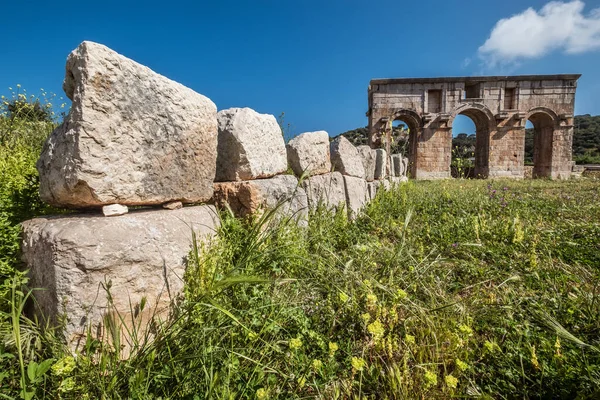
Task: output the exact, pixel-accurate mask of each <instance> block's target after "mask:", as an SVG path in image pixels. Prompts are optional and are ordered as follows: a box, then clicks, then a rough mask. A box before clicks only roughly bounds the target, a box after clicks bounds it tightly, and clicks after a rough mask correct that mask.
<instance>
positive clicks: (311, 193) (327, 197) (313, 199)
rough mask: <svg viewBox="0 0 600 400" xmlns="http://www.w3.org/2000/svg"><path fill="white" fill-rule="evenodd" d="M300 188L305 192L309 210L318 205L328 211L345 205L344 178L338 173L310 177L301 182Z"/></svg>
mask: <svg viewBox="0 0 600 400" xmlns="http://www.w3.org/2000/svg"><path fill="white" fill-rule="evenodd" d="M302 187H303V188H304V190H305V191H306V195H307V196H308V205H309V206H310V207H311V208H316V207H317V206H318V205H319V204H323V205H325V207H327V208H329V209H337V208H338V207H340V206H345V205H346V189H345V186H344V178H343V176H342V174H341V173H339V172H330V173H328V174H323V175H315V176H311V177H310V178H308V179H306V180H304V182H302Z"/></svg>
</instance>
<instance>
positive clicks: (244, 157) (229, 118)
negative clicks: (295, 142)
mask: <svg viewBox="0 0 600 400" xmlns="http://www.w3.org/2000/svg"><path fill="white" fill-rule="evenodd" d="M217 118H218V121H219V142H218V146H217V171H216V175H215V181H216V182H227V181H245V180H251V179H262V178H270V177H272V176H275V175H278V174H281V173H284V172H285V171H286V170H287V153H286V150H285V142H284V141H283V134H282V133H281V128H280V127H279V125H278V124H277V120H276V119H275V117H274V116H272V115H269V114H259V113H257V112H256V111H254V110H252V109H250V108H230V109H228V110H222V111H219V113H218V115H217Z"/></svg>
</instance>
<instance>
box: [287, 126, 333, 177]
mask: <svg viewBox="0 0 600 400" xmlns="http://www.w3.org/2000/svg"><path fill="white" fill-rule="evenodd" d="M286 148H287V158H288V163H289V164H290V167H291V168H292V170H293V171H294V174H296V176H298V177H299V176H302V174H303V173H304V172H305V171H307V172H308V173H309V175H319V174H326V173H328V172H330V171H331V161H330V156H329V134H328V133H327V132H325V131H317V132H306V133H303V134H301V135H298V136H296V137H295V138H293V139H292V140H290V141H289V142H288V144H287V146H286Z"/></svg>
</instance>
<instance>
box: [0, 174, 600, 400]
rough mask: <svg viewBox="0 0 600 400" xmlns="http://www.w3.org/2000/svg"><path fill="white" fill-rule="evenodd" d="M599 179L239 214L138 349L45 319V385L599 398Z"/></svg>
mask: <svg viewBox="0 0 600 400" xmlns="http://www.w3.org/2000/svg"><path fill="white" fill-rule="evenodd" d="M599 193H600V183H599V182H598V181H594V180H588V179H583V180H580V181H571V182H553V181H545V180H535V181H519V182H516V181H466V180H454V181H440V182H411V183H409V184H406V185H403V186H401V187H398V188H396V189H394V190H392V191H389V192H383V193H381V194H380V195H379V196H378V197H377V199H376V200H375V201H374V202H372V203H371V205H370V206H369V207H368V209H367V210H366V213H365V215H364V216H362V217H360V218H359V219H357V220H356V221H354V222H351V221H348V220H347V218H346V217H345V215H344V214H343V213H338V214H330V213H327V212H324V211H323V210H318V211H317V212H316V213H314V214H313V215H312V216H311V219H310V223H309V226H308V227H307V228H298V227H296V225H295V224H293V223H286V221H281V222H278V223H275V222H274V221H273V219H272V218H270V216H269V215H268V214H267V215H265V216H264V217H263V218H262V219H260V220H256V221H253V222H251V223H245V222H243V221H240V220H236V219H234V218H231V217H229V216H227V215H224V216H223V226H222V228H221V230H220V232H219V235H218V237H217V239H215V241H214V243H212V246H210V248H208V249H205V250H203V251H198V252H197V253H195V255H197V257H191V260H192V261H191V262H190V266H189V268H188V271H187V273H186V278H185V279H186V288H185V299H184V300H182V301H180V302H179V303H178V304H177V305H176V306H175V308H174V311H173V315H172V317H171V320H170V321H169V322H168V323H166V324H164V325H161V326H158V327H155V330H154V333H155V340H154V341H152V342H147V343H145V342H143V341H142V342H141V343H139V345H138V346H137V347H136V348H135V349H134V351H133V354H132V356H131V357H130V358H129V359H128V360H121V359H120V357H119V355H118V351H115V350H114V349H111V348H110V347H109V346H105V345H101V344H100V343H98V342H95V341H93V340H90V341H89V343H88V347H87V352H86V353H85V354H80V355H78V356H77V357H76V358H72V357H70V356H69V355H68V354H67V353H65V352H64V350H61V349H62V347H61V346H60V345H59V344H57V341H56V340H55V339H52V338H48V337H46V336H44V335H41V334H38V336H34V337H35V338H36V340H38V341H41V344H40V345H39V348H38V349H37V350H35V351H33V353H31V352H30V353H25V358H26V359H25V364H27V363H28V362H29V363H30V362H31V361H35V362H36V365H35V366H34V368H38V367H39V366H40V365H42V363H43V361H44V360H52V361H50V363H51V364H52V367H51V368H50V370H48V372H46V373H43V374H41V375H40V376H41V377H37V378H36V375H35V373H32V376H33V377H34V378H35V379H37V380H29V378H27V382H26V384H27V385H28V390H33V389H35V390H37V395H38V397H40V398H43V397H44V396H45V397H47V398H59V397H60V398H144V399H148V398H163V399H164V398H190V399H194V398H198V399H204V398H216V399H237V398H269V399H274V398H281V399H290V398H298V399H299V398H323V399H336V398H338V399H346V398H389V399H403V398H451V397H483V398H486V397H487V398H495V399H502V398H564V399H571V398H575V397H577V396H579V398H596V397H597V396H598V395H600V393H599V392H598V388H599V387H600V353H599V350H598V346H599V339H600V319H599V318H598V316H599V315H600V305H599V303H600V299H599V297H598V292H599V291H600V284H599V283H600V280H599V276H600V268H599V267H600V247H599V246H600V201H599V200H600V199H599V196H600V194H599ZM28 340H30V341H31V340H33V339H32V338H30V339H28ZM11 352H12V353H11ZM5 354H15V355H16V353H15V352H14V346H13V347H12V348H11V347H10V346H9V347H7V348H6V350H5ZM7 357H8V356H7ZM42 378H43V379H42ZM11 379H12V380H11ZM19 379H21V378H20V377H19V373H18V369H15V370H13V375H12V376H10V377H7V378H5V380H4V381H3V383H2V385H3V386H2V388H3V389H1V390H0V393H5V394H7V395H15V396H16V395H17V393H18V392H17V391H18V388H19ZM30 381H31V382H30ZM5 382H12V384H11V385H12V386H11V385H6V384H5ZM11 388H13V389H11ZM14 388H16V389H14ZM2 390H6V391H5V392H2ZM10 390H13V391H12V392H11V391H10ZM15 390H16V391H15Z"/></svg>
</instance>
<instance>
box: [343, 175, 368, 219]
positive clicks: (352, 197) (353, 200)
mask: <svg viewBox="0 0 600 400" xmlns="http://www.w3.org/2000/svg"><path fill="white" fill-rule="evenodd" d="M344 184H345V186H346V205H347V206H348V215H350V217H351V218H353V217H355V216H356V215H358V213H359V212H360V211H361V210H362V209H363V207H364V206H365V205H366V204H367V203H368V201H369V197H368V196H369V194H368V191H367V181H365V180H364V179H363V178H357V177H354V176H348V175H345V176H344Z"/></svg>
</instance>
